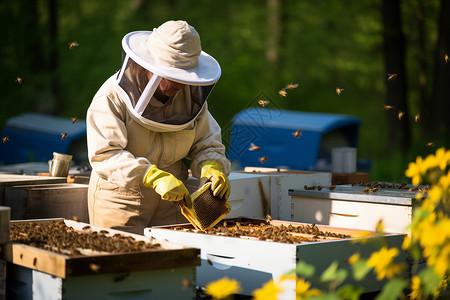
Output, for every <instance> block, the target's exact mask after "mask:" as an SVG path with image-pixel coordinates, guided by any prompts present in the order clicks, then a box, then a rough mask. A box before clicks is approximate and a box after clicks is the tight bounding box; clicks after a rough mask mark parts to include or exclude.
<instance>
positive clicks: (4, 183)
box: [0, 174, 67, 206]
mask: <svg viewBox="0 0 450 300" xmlns="http://www.w3.org/2000/svg"><path fill="white" fill-rule="evenodd" d="M65 182H67V179H66V178H65V177H49V176H32V175H17V174H0V206H1V205H5V188H6V187H8V186H12V185H33V184H44V183H45V184H56V183H65Z"/></svg>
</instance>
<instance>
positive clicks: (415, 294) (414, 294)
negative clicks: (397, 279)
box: [409, 276, 422, 299]
mask: <svg viewBox="0 0 450 300" xmlns="http://www.w3.org/2000/svg"><path fill="white" fill-rule="evenodd" d="M409 297H410V299H422V290H421V289H420V277H419V276H413V277H412V278H411V294H409Z"/></svg>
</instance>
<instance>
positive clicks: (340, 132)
mask: <svg viewBox="0 0 450 300" xmlns="http://www.w3.org/2000/svg"><path fill="white" fill-rule="evenodd" d="M360 124H361V120H360V119H359V118H357V117H354V116H349V115H340V114H325V113H310V112H296V111H286V110H277V109H267V108H249V109H246V110H243V111H241V112H240V113H238V114H236V115H235V116H234V118H233V121H232V127H231V133H230V140H229V147H228V150H227V156H228V158H229V159H230V160H231V161H233V162H234V163H238V164H239V166H240V167H242V168H244V167H269V168H287V169H291V170H316V171H329V170H330V168H331V149H332V148H333V147H355V148H357V146H358V133H359V126H360ZM297 130H300V131H301V133H300V134H299V135H298V137H295V133H296V132H297ZM252 143H253V144H254V145H256V146H258V147H260V150H253V151H251V150H250V147H251V144H252ZM262 157H266V158H267V159H266V160H265V161H264V160H261V158H262Z"/></svg>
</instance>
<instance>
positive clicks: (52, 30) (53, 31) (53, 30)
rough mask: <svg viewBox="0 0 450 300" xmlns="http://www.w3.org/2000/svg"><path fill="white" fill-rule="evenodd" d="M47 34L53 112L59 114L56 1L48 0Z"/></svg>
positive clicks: (61, 103)
mask: <svg viewBox="0 0 450 300" xmlns="http://www.w3.org/2000/svg"><path fill="white" fill-rule="evenodd" d="M48 17H49V18H48V29H49V32H48V35H49V40H50V42H49V44H50V47H49V53H48V56H49V58H48V62H49V63H48V68H49V70H48V72H49V74H50V80H51V83H50V89H51V92H52V95H53V98H54V103H55V106H54V109H53V110H54V113H55V114H59V113H61V112H62V110H63V106H64V104H63V102H62V101H60V95H59V80H58V64H59V57H58V1H57V0H49V1H48Z"/></svg>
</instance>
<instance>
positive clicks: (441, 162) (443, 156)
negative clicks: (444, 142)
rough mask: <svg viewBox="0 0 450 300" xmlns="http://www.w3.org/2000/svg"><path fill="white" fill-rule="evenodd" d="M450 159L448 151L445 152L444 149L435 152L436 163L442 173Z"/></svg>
mask: <svg viewBox="0 0 450 300" xmlns="http://www.w3.org/2000/svg"><path fill="white" fill-rule="evenodd" d="M449 158H450V151H447V152H446V151H445V149H444V148H443V147H442V148H439V149H437V151H436V163H437V165H438V166H439V169H441V171H444V170H445V168H446V167H447V163H448V161H449Z"/></svg>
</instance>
